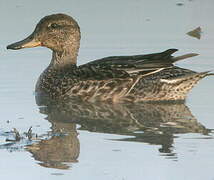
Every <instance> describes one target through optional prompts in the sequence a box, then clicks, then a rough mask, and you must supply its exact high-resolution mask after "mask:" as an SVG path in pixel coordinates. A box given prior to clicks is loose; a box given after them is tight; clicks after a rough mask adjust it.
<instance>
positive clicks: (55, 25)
mask: <svg viewBox="0 0 214 180" xmlns="http://www.w3.org/2000/svg"><path fill="white" fill-rule="evenodd" d="M50 27H51V28H53V29H54V28H57V27H59V25H58V24H56V23H52V24H50Z"/></svg>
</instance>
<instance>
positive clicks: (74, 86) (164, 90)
mask: <svg viewBox="0 0 214 180" xmlns="http://www.w3.org/2000/svg"><path fill="white" fill-rule="evenodd" d="M79 45H80V28H79V26H78V24H77V22H76V21H75V20H74V19H73V18H72V17H70V16H68V15H65V14H54V15H50V16H46V17H44V18H43V19H42V20H41V21H40V22H39V23H38V24H37V26H36V28H35V30H34V32H33V33H32V34H31V35H30V36H29V37H27V38H26V39H24V40H22V41H19V42H17V43H14V44H11V45H9V46H8V47H7V48H8V49H21V48H26V47H35V46H45V47H48V48H50V49H51V50H52V51H53V56H52V60H51V63H50V65H49V66H48V67H47V69H46V70H45V71H44V72H43V73H42V74H41V76H40V78H39V80H38V82H37V85H36V92H37V95H38V96H40V97H44V96H47V97H48V98H50V99H53V100H63V99H67V98H72V97H78V98H80V99H83V100H88V101H109V102H124V101H129V102H138V101H162V100H184V99H185V98H186V95H187V93H188V92H189V90H190V89H191V88H192V87H193V86H194V85H195V84H196V83H197V82H198V81H199V80H200V79H202V78H203V77H205V76H207V75H210V74H209V72H202V73H197V72H194V71H191V70H188V69H183V68H179V67H176V66H174V65H173V63H174V62H176V61H178V60H182V59H185V58H188V57H192V56H195V55H196V54H186V55H183V56H180V57H173V56H172V53H174V52H176V51H177V49H169V50H166V51H164V52H161V53H155V54H148V55H135V56H114V57H106V58H103V59H99V60H95V61H92V62H89V63H87V64H84V65H81V66H77V65H76V60H77V54H78V50H79Z"/></svg>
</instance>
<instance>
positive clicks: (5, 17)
mask: <svg viewBox="0 0 214 180" xmlns="http://www.w3.org/2000/svg"><path fill="white" fill-rule="evenodd" d="M57 12H62V13H67V14H69V15H71V16H73V17H74V18H76V20H77V21H78V22H79V25H80V27H81V32H82V40H81V48H80V53H79V56H78V59H79V61H78V63H79V64H83V63H86V62H88V61H90V60H93V59H96V58H101V57H104V56H111V55H129V54H142V53H153V52H159V51H163V50H165V49H168V48H178V49H179V50H180V51H179V52H178V53H176V55H181V54H184V53H187V52H195V53H199V54H200V56H197V57H194V58H191V59H188V60H186V61H181V62H179V63H178V64H177V65H179V66H181V67H185V68H189V69H192V70H197V71H204V70H214V51H213V49H214V24H213V17H214V2H213V1H212V0H205V1H200V0H184V1H176V0H162V1H155V0H150V1H146V0H133V1H128V0H123V1H122V0H118V1H113V0H109V1H105V2H104V1H98V0H93V1H90V2H89V1H88V2H87V1H84V0H79V1H74V0H71V1H66V0H62V1H51V0H46V1H32V0H30V1H29V0H28V1H27V0H18V1H11V0H10V1H5V2H3V1H1V2H0V20H1V35H0V41H1V43H0V54H1V65H0V158H1V161H0V179H27V178H29V179H59V178H60V179H63V180H64V179H81V180H82V179H97V180H98V179H99V180H100V179H102V180H107V179H111V180H114V179H115V180H128V179H130V180H133V179H134V180H138V179H146V180H150V179H151V180H154V179H155V180H156V179H161V180H166V179H167V180H168V179H169V180H171V179H178V180H181V179H187V180H189V179H194V180H195V179H198V180H201V179H206V180H212V179H214V173H213V167H214V156H213V155H214V139H213V137H214V134H213V130H212V129H214V122H213V121H214V112H213V110H214V96H213V92H214V86H213V82H214V79H213V77H208V78H206V79H204V80H202V81H201V82H200V83H199V84H198V85H197V86H196V87H195V88H194V89H193V91H191V93H190V94H189V96H188V98H187V102H186V105H184V104H181V105H169V104H165V105H160V104H158V105H139V106H129V105H121V106H119V105H118V106H113V107H112V106H110V107H109V106H108V105H103V106H102V105H100V104H98V105H97V104H94V105H93V104H86V105H79V104H75V105H68V106H66V107H64V106H63V107H61V106H60V105H58V106H56V107H55V106H54V107H51V108H50V109H47V108H45V107H38V106H37V105H36V102H35V99H34V86H35V83H36V80H37V78H38V77H39V75H40V73H41V72H42V71H43V69H44V68H45V67H46V66H47V65H48V63H49V60H50V58H51V52H50V51H49V50H48V49H45V48H34V49H25V50H20V51H8V50H6V48H5V47H6V45H8V44H10V43H12V42H15V41H17V40H21V39H22V38H24V37H25V36H27V35H28V34H30V33H31V32H32V31H33V29H34V26H35V24H36V23H37V22H38V20H39V19H40V18H41V17H43V16H45V15H48V14H52V13H57ZM199 26H200V27H201V29H202V34H201V39H200V40H198V39H197V38H193V37H190V36H188V35H187V34H186V33H187V32H189V31H191V30H193V29H195V28H197V27H199ZM74 107H75V108H74ZM77 109H78V110H77ZM31 126H32V131H33V133H34V134H37V135H38V136H39V137H38V138H37V139H36V140H35V136H34V137H33V138H34V139H33V140H32V141H29V140H28V139H27V138H26V137H25V138H24V139H22V140H21V141H19V142H11V141H6V139H8V138H9V139H13V138H14V137H13V134H12V133H11V132H10V131H11V130H12V129H13V128H16V129H17V130H18V131H19V132H20V133H21V135H22V136H23V137H24V134H23V133H24V132H27V131H28V129H29V128H30V127H31ZM7 132H8V133H7ZM41 139H43V140H41Z"/></svg>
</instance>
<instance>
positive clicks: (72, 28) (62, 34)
mask: <svg viewBox="0 0 214 180" xmlns="http://www.w3.org/2000/svg"><path fill="white" fill-rule="evenodd" d="M79 41H80V29H79V26H78V24H77V22H76V21H75V20H74V19H73V18H72V17H70V16H68V15H65V14H53V15H50V16H45V17H44V18H42V19H41V20H40V21H39V23H38V24H37V25H36V28H35V30H34V31H33V33H32V34H31V35H30V36H28V37H27V38H25V39H24V40H22V41H19V42H16V43H13V44H10V45H8V46H7V49H13V50H18V49H22V48H31V47H36V46H45V47H47V48H50V49H52V50H53V51H55V52H65V51H74V52H73V53H77V51H78V49H79ZM75 51H76V52H75Z"/></svg>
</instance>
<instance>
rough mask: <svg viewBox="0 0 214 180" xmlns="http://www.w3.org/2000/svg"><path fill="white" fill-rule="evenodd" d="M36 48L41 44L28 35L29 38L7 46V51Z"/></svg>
mask: <svg viewBox="0 0 214 180" xmlns="http://www.w3.org/2000/svg"><path fill="white" fill-rule="evenodd" d="M37 46H41V42H40V41H39V40H37V39H35V38H34V37H33V36H32V35H30V36H29V37H27V38H26V39H24V40H22V41H19V42H16V43H13V44H10V45H8V46H7V49H13V50H18V49H22V48H32V47H37Z"/></svg>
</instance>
